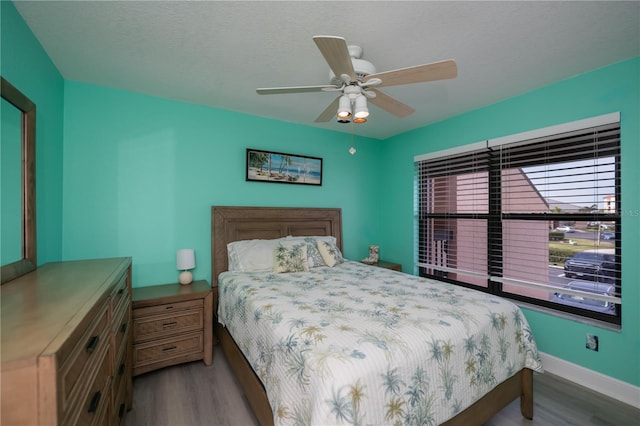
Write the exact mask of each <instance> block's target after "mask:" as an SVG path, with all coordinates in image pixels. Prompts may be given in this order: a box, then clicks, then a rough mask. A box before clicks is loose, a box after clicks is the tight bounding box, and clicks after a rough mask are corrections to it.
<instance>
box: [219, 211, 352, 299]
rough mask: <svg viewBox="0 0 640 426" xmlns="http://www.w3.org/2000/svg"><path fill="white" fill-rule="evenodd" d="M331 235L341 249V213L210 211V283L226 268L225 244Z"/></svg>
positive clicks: (227, 262)
mask: <svg viewBox="0 0 640 426" xmlns="http://www.w3.org/2000/svg"><path fill="white" fill-rule="evenodd" d="M287 235H292V236H296V237H297V236H314V235H318V236H320V235H333V236H334V237H336V242H337V244H338V247H339V248H340V250H343V248H342V210H341V209H337V208H336V209H334V208H306V207H301V208H297V207H228V206H213V207H212V208H211V281H212V285H214V286H217V285H218V275H220V273H222V272H224V271H226V270H227V269H228V267H229V260H228V256H227V244H229V243H231V242H233V241H239V240H251V239H265V240H266V239H273V238H280V237H286V236H287Z"/></svg>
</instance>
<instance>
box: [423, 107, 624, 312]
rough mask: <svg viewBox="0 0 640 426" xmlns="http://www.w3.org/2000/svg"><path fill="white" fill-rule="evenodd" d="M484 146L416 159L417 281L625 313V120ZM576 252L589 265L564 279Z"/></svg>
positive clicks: (549, 131)
mask: <svg viewBox="0 0 640 426" xmlns="http://www.w3.org/2000/svg"><path fill="white" fill-rule="evenodd" d="M594 123H595V125H594ZM483 145H484V147H479V145H478V144H474V145H473V149H471V150H470V151H468V152H463V151H462V152H461V150H460V148H458V149H456V150H455V151H452V152H441V153H435V154H429V155H426V156H420V157H416V175H417V191H418V194H417V202H418V218H417V219H418V232H419V235H418V266H419V267H420V273H421V275H426V276H433V277H438V278H442V279H445V280H447V281H453V282H459V283H463V284H466V285H474V286H480V287H487V288H490V291H492V292H495V293H498V294H502V295H507V296H510V297H514V298H517V299H524V300H528V301H534V303H535V302H540V304H543V305H551V304H553V303H554V300H555V299H557V297H554V295H556V293H558V292H559V291H561V292H562V293H563V294H564V293H566V294H572V295H574V296H576V297H578V298H583V299H585V298H588V299H589V300H591V299H593V300H596V301H604V302H606V303H613V304H620V303H621V297H620V296H621V279H620V278H621V276H620V271H621V265H620V264H621V238H622V232H621V226H622V223H621V215H620V205H621V199H620V194H621V192H620V122H619V115H618V114H611V115H607V116H602V117H597V118H595V119H592V120H583V121H580V122H574V123H568V124H566V125H562V126H556V127H553V128H547V129H541V130H540V131H538V132H528V133H526V134H522V135H520V137H519V136H518V135H514V136H510V137H507V138H502V139H499V140H492V141H487V142H486V143H483ZM603 235H604V236H605V237H606V238H603ZM554 239H555V241H554ZM578 253H580V254H579V255H578V256H577V257H585V258H590V262H591V263H590V264H589V265H585V264H581V265H579V267H576V270H575V271H567V272H566V273H567V275H566V276H563V275H564V274H565V271H564V264H565V262H566V261H567V260H570V259H572V258H573V257H574V256H575V255H577V254H578ZM587 263H589V262H587ZM554 274H555V276H554ZM569 277H573V278H575V279H576V280H579V281H581V282H582V284H581V285H580V286H577V287H576V288H578V287H579V289H575V288H568V287H567V286H566V284H567V283H566V281H567V280H566V278H569ZM562 278H564V279H562ZM492 283H493V284H492ZM585 289H586V290H585ZM556 296H557V295H556ZM549 302H551V303H549ZM562 309H563V310H567V309H568V310H569V311H575V309H573V308H566V309H565V308H562ZM578 311H580V305H579V308H578ZM593 315H595V316H598V313H594V314H593ZM610 315H614V316H616V315H617V316H618V318H619V309H618V310H616V311H615V312H614V311H612V312H609V313H607V314H606V315H605V316H610Z"/></svg>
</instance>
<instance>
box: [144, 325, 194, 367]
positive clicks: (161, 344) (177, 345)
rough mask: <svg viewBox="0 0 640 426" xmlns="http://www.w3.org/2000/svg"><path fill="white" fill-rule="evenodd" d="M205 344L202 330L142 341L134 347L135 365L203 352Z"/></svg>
mask: <svg viewBox="0 0 640 426" xmlns="http://www.w3.org/2000/svg"><path fill="white" fill-rule="evenodd" d="M203 344H204V343H203V336H202V332H195V333H190V334H187V335H182V336H175V337H171V338H168V339H162V340H154V341H152V342H148V343H140V344H137V345H134V347H133V365H134V366H135V367H136V368H138V367H141V366H144V365H148V364H153V363H156V362H162V361H166V360H170V359H172V358H178V357H181V356H183V355H188V354H197V353H200V354H201V353H202V351H203V349H204V346H203Z"/></svg>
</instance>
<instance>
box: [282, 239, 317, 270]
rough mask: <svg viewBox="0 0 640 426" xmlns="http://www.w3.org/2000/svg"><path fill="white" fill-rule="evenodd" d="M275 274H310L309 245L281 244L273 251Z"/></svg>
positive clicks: (302, 242)
mask: <svg viewBox="0 0 640 426" xmlns="http://www.w3.org/2000/svg"><path fill="white" fill-rule="evenodd" d="M273 272H275V273H276V274H279V273H282V272H309V263H308V261H307V243H306V242H304V241H301V242H285V241H283V242H281V243H280V244H278V245H277V246H276V248H275V249H274V250H273Z"/></svg>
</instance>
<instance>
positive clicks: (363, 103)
mask: <svg viewBox="0 0 640 426" xmlns="http://www.w3.org/2000/svg"><path fill="white" fill-rule="evenodd" d="M354 115H355V117H356V118H365V119H366V118H367V117H368V116H369V109H368V108H367V98H365V97H364V95H359V96H358V97H357V98H356V111H355V114H354ZM364 121H367V120H364ZM354 122H355V120H354ZM361 123H362V122H361Z"/></svg>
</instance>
